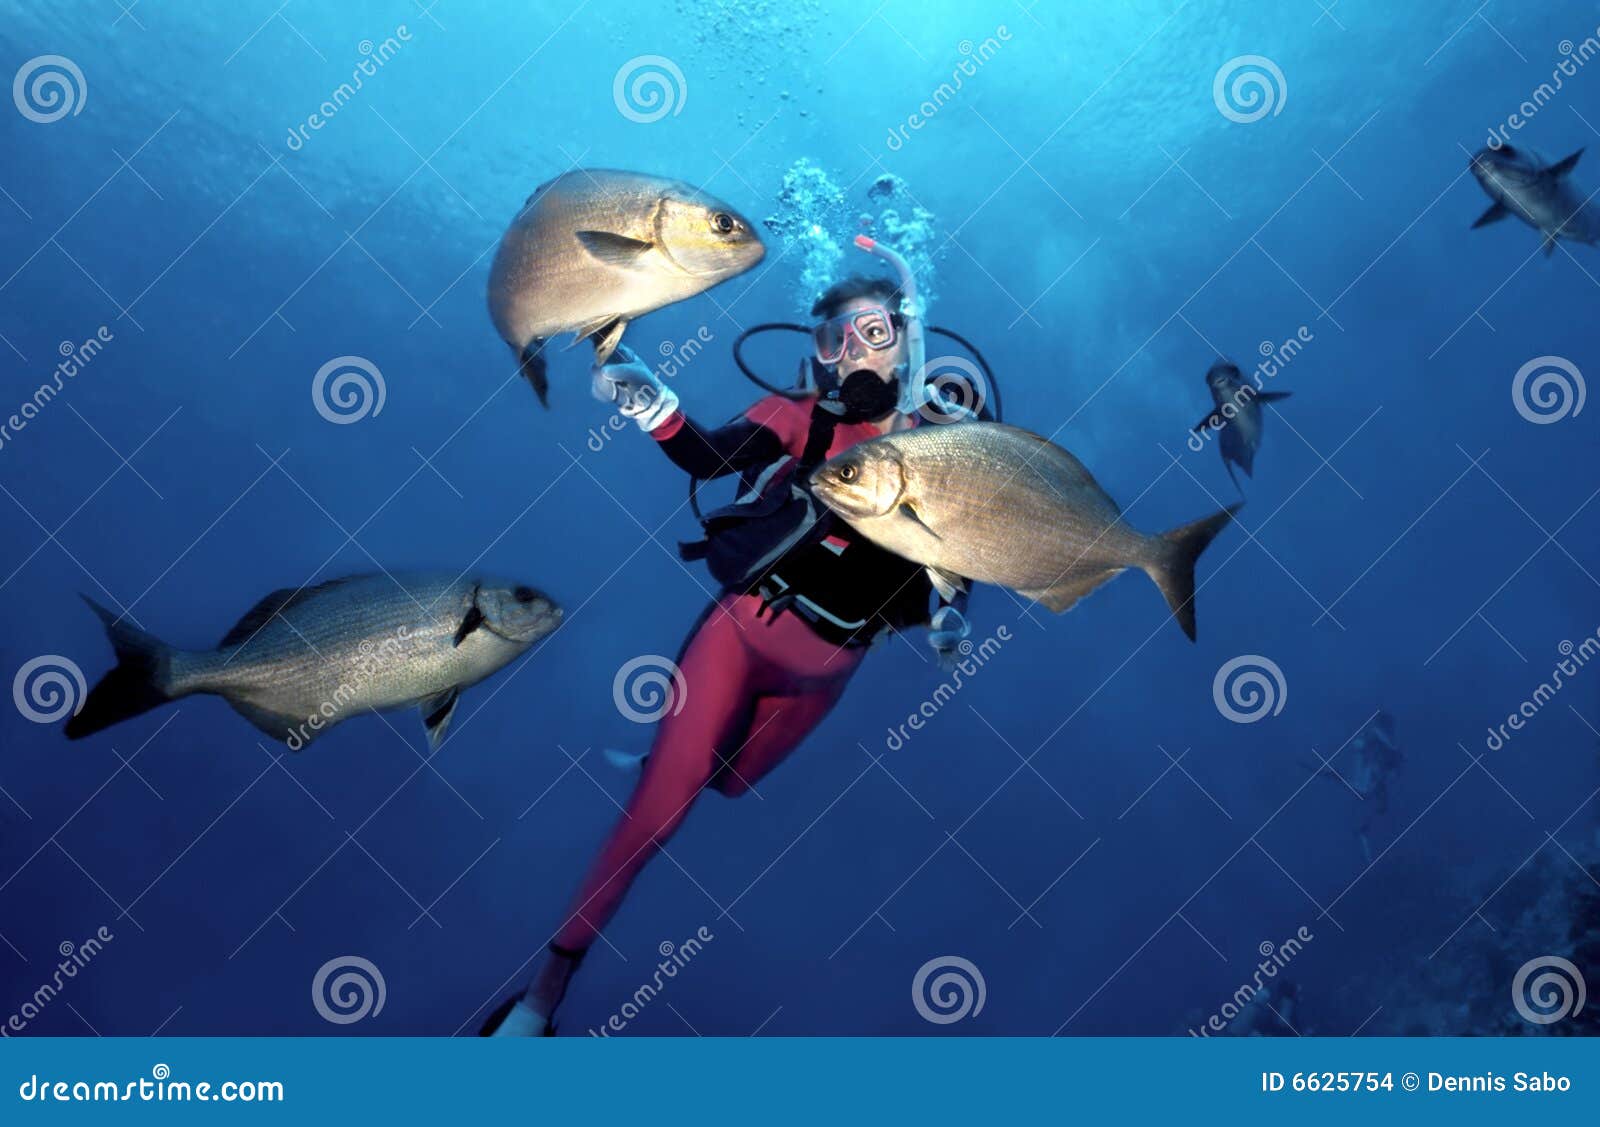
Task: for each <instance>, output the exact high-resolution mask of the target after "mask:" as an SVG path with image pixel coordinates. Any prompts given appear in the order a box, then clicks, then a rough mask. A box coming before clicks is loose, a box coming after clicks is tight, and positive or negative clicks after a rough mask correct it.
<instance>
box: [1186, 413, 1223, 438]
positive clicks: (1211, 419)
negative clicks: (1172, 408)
mask: <svg viewBox="0 0 1600 1127" xmlns="http://www.w3.org/2000/svg"><path fill="white" fill-rule="evenodd" d="M1227 421H1228V420H1227V419H1225V418H1223V417H1222V412H1221V411H1211V412H1209V413H1208V414H1207V415H1206V417H1205V418H1203V419H1201V420H1200V421H1199V422H1198V423H1196V424H1195V425H1194V426H1192V427H1190V428H1189V430H1190V431H1191V432H1192V433H1194V434H1199V433H1200V432H1201V431H1203V430H1206V429H1208V428H1209V429H1211V430H1221V429H1222V424H1223V423H1225V422H1227Z"/></svg>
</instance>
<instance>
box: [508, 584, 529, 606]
mask: <svg viewBox="0 0 1600 1127" xmlns="http://www.w3.org/2000/svg"><path fill="white" fill-rule="evenodd" d="M511 597H512V598H514V599H516V600H517V602H519V603H531V602H533V600H534V598H535V596H534V591H533V588H532V587H518V588H517V589H516V590H515V591H513V592H511Z"/></svg>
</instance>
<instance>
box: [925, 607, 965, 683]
mask: <svg viewBox="0 0 1600 1127" xmlns="http://www.w3.org/2000/svg"><path fill="white" fill-rule="evenodd" d="M971 633H972V624H971V623H970V622H968V621H967V618H966V616H965V615H964V614H962V613H961V612H960V611H958V610H957V609H956V608H955V607H940V608H939V609H938V610H936V611H934V612H933V619H932V620H931V621H930V622H929V623H928V645H930V646H932V647H933V651H934V653H936V654H938V655H939V666H940V668H942V669H947V670H948V669H952V668H954V667H955V664H956V658H957V656H959V655H960V653H961V643H962V642H965V641H966V640H967V636H968V635H969V634H971ZM969 648H970V647H969Z"/></svg>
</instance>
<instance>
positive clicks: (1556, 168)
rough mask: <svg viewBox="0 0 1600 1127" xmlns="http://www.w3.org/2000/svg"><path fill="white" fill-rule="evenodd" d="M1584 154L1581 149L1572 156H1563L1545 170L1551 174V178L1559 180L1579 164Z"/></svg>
mask: <svg viewBox="0 0 1600 1127" xmlns="http://www.w3.org/2000/svg"><path fill="white" fill-rule="evenodd" d="M1582 155H1583V150H1582V149H1579V150H1578V151H1577V152H1575V153H1573V154H1572V155H1571V156H1566V157H1562V158H1561V159H1560V160H1558V161H1556V162H1555V163H1554V164H1552V165H1551V166H1550V167H1549V168H1548V169H1546V170H1545V171H1546V172H1548V173H1549V174H1550V179H1552V180H1559V179H1561V178H1562V177H1563V176H1565V175H1566V174H1567V173H1569V172H1571V171H1572V170H1573V169H1574V168H1576V167H1577V166H1578V158H1579V157H1581V156H1582Z"/></svg>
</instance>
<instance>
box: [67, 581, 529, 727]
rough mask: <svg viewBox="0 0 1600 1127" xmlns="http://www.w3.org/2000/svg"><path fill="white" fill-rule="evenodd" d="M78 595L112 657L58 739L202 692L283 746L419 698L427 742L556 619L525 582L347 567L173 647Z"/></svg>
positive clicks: (271, 597)
mask: <svg viewBox="0 0 1600 1127" xmlns="http://www.w3.org/2000/svg"><path fill="white" fill-rule="evenodd" d="M397 584H398V585H397ZM84 601H85V602H88V603H89V606H90V607H91V608H93V610H94V612H95V613H96V614H98V615H99V616H100V619H101V621H102V622H104V623H105V627H106V634H107V635H108V636H109V637H110V639H111V645H112V647H113V648H114V649H115V650H116V654H117V665H116V667H115V668H114V669H112V670H111V672H110V673H107V674H106V675H105V677H104V678H102V679H101V681H100V683H99V684H98V685H96V686H95V687H94V690H93V691H92V692H91V693H90V694H89V696H88V698H87V699H86V700H85V702H84V706H83V708H82V710H81V711H79V712H78V714H77V715H76V716H74V717H72V719H70V720H69V721H67V726H66V734H67V737H68V738H69V739H79V738H81V737H83V736H87V735H90V734H92V733H94V732H98V731H100V730H102V729H104V728H108V727H110V726H111V725H113V724H117V723H120V722H121V721H123V720H127V719H130V718H131V717H134V716H138V715H140V714H141V713H144V712H148V711H150V710H151V709H153V708H156V707H158V706H160V705H163V704H165V703H167V702H168V701H172V700H177V699H178V698H179V697H186V696H190V695H192V694H195V693H210V694H213V695H216V696H220V697H221V698H222V699H223V700H225V701H227V702H228V703H229V704H230V705H232V706H233V708H234V710H235V711H237V712H238V713H239V714H240V715H241V716H243V717H244V718H245V719H246V720H248V721H250V723H252V724H254V725H255V726H256V727H257V728H258V729H260V730H261V731H262V732H264V733H265V734H266V735H269V736H271V737H272V738H273V739H276V740H280V741H282V742H284V743H286V744H288V745H289V747H290V749H291V750H294V751H299V750H300V749H301V748H303V747H305V746H306V745H307V744H309V743H311V741H312V740H314V739H316V738H317V736H318V735H320V734H321V733H322V732H325V731H327V730H328V729H329V728H331V727H332V726H333V725H335V724H337V723H339V722H340V721H342V720H345V719H348V718H349V717H351V716H357V715H360V714H361V713H363V712H366V711H367V710H368V709H372V710H379V711H381V710H384V709H391V708H402V707H405V706H408V705H416V706H418V707H420V709H421V712H422V723H423V727H424V728H425V729H426V730H427V733H428V742H429V744H430V746H432V747H434V748H437V747H438V746H439V744H440V743H441V742H442V741H443V739H444V736H445V731H446V729H448V728H449V726H450V719H451V717H452V716H453V715H454V714H455V707H456V703H457V701H458V700H459V699H460V696H461V691H462V690H463V689H465V688H467V687H468V686H470V685H475V684H477V683H478V682H479V681H481V680H483V679H484V678H485V677H488V676H489V675H490V674H491V673H494V672H495V671H497V670H498V669H500V668H501V667H502V666H504V665H506V664H507V663H508V662H510V661H511V660H512V659H513V658H515V657H516V656H517V655H519V654H521V653H522V652H523V651H524V650H526V649H527V648H528V647H529V646H531V645H532V644H533V643H534V642H536V641H538V640H539V639H540V638H543V637H544V636H545V635H546V634H549V633H550V632H551V631H552V630H554V629H555V628H556V626H557V625H558V624H559V623H560V621H561V608H560V607H559V606H557V605H556V604H555V603H554V602H552V601H551V600H550V598H549V597H548V596H547V595H544V594H542V593H540V592H539V591H536V590H534V589H533V588H532V587H526V586H520V585H516V584H510V583H501V582H498V581H495V580H488V579H482V580H474V579H469V578H458V577H457V576H455V575H451V574H446V573H439V574H432V573H404V572H402V573H400V574H398V575H396V576H394V577H393V578H390V577H389V576H387V575H359V576H351V577H349V578H345V579H334V580H331V581H329V582H327V583H323V584H320V585H319V586H316V587H306V588H304V589H301V590H294V589H288V588H286V589H284V590H281V591H274V592H273V593H272V594H270V595H268V596H267V597H266V598H264V599H262V600H261V601H260V602H259V603H257V604H256V605H255V606H254V607H252V608H251V609H250V611H249V612H248V613H247V614H246V615H245V616H244V617H243V618H241V619H240V620H239V621H238V622H237V623H236V624H235V625H234V627H233V629H231V630H229V631H228V633H227V634H226V635H225V636H224V637H223V639H222V641H221V642H220V643H218V646H217V648H216V649H214V650H179V649H174V648H173V647H171V646H169V645H167V644H166V643H164V642H162V641H160V640H159V639H157V638H155V637H152V636H151V635H149V634H146V633H145V632H144V631H142V630H140V629H138V628H137V627H135V626H134V625H133V624H132V623H130V622H128V621H126V620H119V619H118V618H117V616H116V615H114V614H112V613H111V612H110V611H108V610H106V609H105V608H104V607H101V606H98V605H96V604H95V603H94V602H93V601H92V600H89V599H85V600H84Z"/></svg>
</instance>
